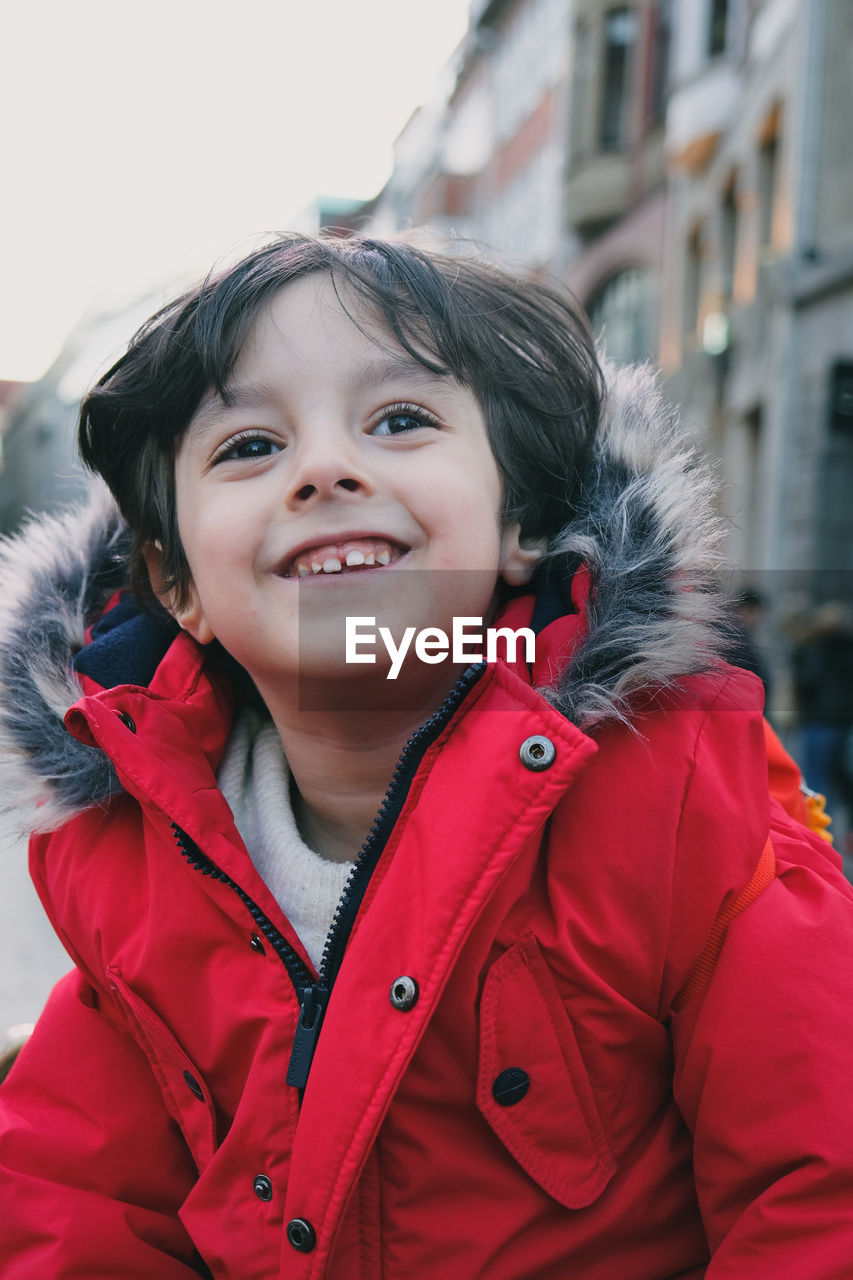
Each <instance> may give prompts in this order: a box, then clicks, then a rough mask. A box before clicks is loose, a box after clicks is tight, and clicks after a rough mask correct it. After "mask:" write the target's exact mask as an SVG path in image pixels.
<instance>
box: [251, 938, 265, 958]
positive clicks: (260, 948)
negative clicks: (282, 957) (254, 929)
mask: <svg viewBox="0 0 853 1280" xmlns="http://www.w3.org/2000/svg"><path fill="white" fill-rule="evenodd" d="M249 946H250V947H251V948H252V950H253V951H257V952H259V953H260V954H261V955H262V956H265V955H266V949H265V947H264V944H263V943H262V942H261V940H260V938H259V937H258V935H257V934H256V933H253V934H252V939H251V941H250V943H249Z"/></svg>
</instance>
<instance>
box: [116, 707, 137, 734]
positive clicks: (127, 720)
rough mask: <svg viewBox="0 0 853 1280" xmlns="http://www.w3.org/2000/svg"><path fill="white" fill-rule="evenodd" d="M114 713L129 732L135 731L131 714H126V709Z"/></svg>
mask: <svg viewBox="0 0 853 1280" xmlns="http://www.w3.org/2000/svg"><path fill="white" fill-rule="evenodd" d="M116 715H117V716H118V718H119V720H120V721H121V722H122V724H123V725H126V726H127V728H128V729H129V730H130V732H131V733H136V725H135V723H134V720H133V716H131V715H128V713H127V712H126V711H117V712H116Z"/></svg>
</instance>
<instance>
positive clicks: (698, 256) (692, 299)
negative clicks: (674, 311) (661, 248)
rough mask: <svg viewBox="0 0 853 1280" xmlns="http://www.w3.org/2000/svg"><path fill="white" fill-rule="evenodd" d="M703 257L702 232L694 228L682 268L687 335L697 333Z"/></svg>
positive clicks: (698, 228) (685, 329) (688, 241)
mask: <svg viewBox="0 0 853 1280" xmlns="http://www.w3.org/2000/svg"><path fill="white" fill-rule="evenodd" d="M703 256H704V246H703V241H702V230H701V228H700V227H694V229H693V230H692V231H691V233H690V235H689V237H688V240H687V255H686V261H685V268H684V332H685V333H689V334H696V333H698V331H699V307H700V304H701V300H702V259H703Z"/></svg>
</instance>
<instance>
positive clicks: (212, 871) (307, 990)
mask: <svg viewBox="0 0 853 1280" xmlns="http://www.w3.org/2000/svg"><path fill="white" fill-rule="evenodd" d="M485 669H486V668H485V664H484V663H477V664H475V665H474V666H472V667H469V668H468V670H467V671H466V672H464V674H463V675H462V676H461V677H460V679H459V680H458V681H457V683H456V684H455V685H454V686H453V688H452V689H451V691H450V693H449V694H448V695H447V697H446V698H445V700H444V702H443V703H442V704H441V706H440V707H439V708H438V710H437V711H436V712H435V713H434V714H433V715H431V716H430V718H429V719H428V720H425V721H424V723H423V724H422V725H421V726H420V727H419V728H418V729H416V731H415V732H414V733H413V734H412V736H411V738H409V740H408V742H407V743H406V745H405V746H404V748H403V750H402V752H401V754H400V758H399V760H398V761H397V767H396V769H395V770H394V775H393V777H392V779H391V782H390V783H389V786H388V790H387V791H386V792H385V796H384V799H383V801H382V804H381V805H380V807H379V812H378V813H377V815H376V818H375V820H374V823H373V826H372V827H371V829H370V833H369V834H368V836H367V839H366V840H365V842H364V844H363V845H362V847H361V849H360V850H359V853H358V856H357V857H356V860H355V862H354V864H353V868H352V871H351V872H350V875H349V878H348V879H347V882H346V885H345V886H344V891H343V894H342V895H341V899H340V901H339V903H338V906H337V909H336V911H335V915H334V919H333V920H332V926H331V929H330V930H329V935H328V937H327V938H326V945H325V947H324V948H323V955H322V958H321V961H320V970H319V973H318V976H317V979H316V981H315V979H314V976H313V974H312V973H311V971H310V969H308V967H307V966H306V965H305V964H304V962H303V961H302V960H301V959H300V957H299V955H298V954H297V952H296V951H295V950H294V949H293V947H292V946H291V945H290V943H289V942H288V941H287V939H286V938H285V937H284V936H283V935H282V934H281V933H280V932H279V931H278V929H276V927H275V925H274V924H273V923H272V921H271V920H269V919H268V918H267V917H266V916H265V915H264V913H263V911H262V910H261V908H260V907H259V906H258V905H257V903H256V902H254V901H253V899H252V898H250V897H249V895H248V894H247V893H246V892H245V891H244V890H243V889H241V888H240V886H239V885H238V884H237V883H236V881H234V880H232V879H231V877H230V876H228V875H226V874H225V872H224V871H222V870H220V868H219V867H217V866H216V864H215V863H214V862H213V861H212V859H210V858H208V857H207V855H206V854H204V853H202V852H201V850H200V849H199V848H198V846H197V845H196V844H195V842H194V841H193V840H192V839H191V838H190V837H189V836H188V835H187V833H186V832H185V831H183V830H182V829H181V828H180V827H179V826H178V824H177V823H175V822H173V823H172V830H173V832H174V834H175V839H176V841H177V844H178V848H179V849H180V851H181V853H182V855H183V856H184V858H186V860H187V862H188V863H189V864H190V866H191V867H193V868H194V869H195V870H196V871H200V872H201V874H202V875H205V876H210V877H211V879H213V880H221V881H222V882H223V884H226V885H227V886H228V887H229V888H230V889H233V890H234V892H235V893H236V894H237V896H238V897H239V898H240V900H241V901H242V902H243V903H244V905H245V906H246V907H247V908H248V911H249V913H250V915H251V917H252V919H253V920H254V922H255V924H256V925H257V927H258V929H259V930H260V931H261V932H262V933H263V935H264V937H265V938H266V939H267V940H268V942H269V943H270V945H271V946H272V948H273V950H274V951H275V952H276V955H278V957H279V959H280V960H281V961H282V963H283V964H284V967H285V969H286V970H287V972H288V975H289V976H290V980H291V981H292V983H293V986H294V989H295V991H296V994H297V996H298V997H299V1019H298V1021H297V1024H296V1032H295V1034H294V1038H293V1047H292V1050H291V1054H290V1062H289V1063H288V1068H287V1077H286V1079H287V1083H288V1084H289V1085H292V1086H293V1087H294V1088H297V1089H300V1090H302V1089H304V1088H305V1086H306V1084H307V1083H308V1073H309V1071H310V1070H311V1063H312V1061H313V1058H314V1052H315V1050H316V1048H317V1040H318V1037H319V1035H320V1028H321V1026H322V1024H323V1017H324V1015H325V1012H326V1008H327V1006H328V1003H329V998H330V996H331V994H332V987H333V985H334V982H335V979H336V977H337V975H338V972H339V971H340V967H341V964H342V963H343V958H344V952H345V950H346V945H347V942H348V940H349V936H350V933H351V932H352V928H353V925H354V924H355V920H356V916H357V915H358V910H359V907H360V906H361V904H362V901H363V900H364V895H365V893H366V892H367V886H368V884H369V883H370V877H371V875H372V874H373V872H374V870H375V868H376V865H377V863H378V861H379V858H380V856H381V853H382V850H383V849H384V847H385V844H386V842H387V840H388V837H389V835H390V834H391V831H392V829H393V827H394V823H395V822H396V821H397V818H398V817H399V815H400V810H401V809H402V807H403V804H404V803H405V799H406V796H407V795H408V791H409V787H410V785H411V782H412V779H413V777H414V775H415V773H416V771H417V768H418V765H419V764H420V762H421V760H422V759H423V757H424V755H425V753H426V751H427V749H428V747H429V746H430V745H431V743H432V742H434V741H435V739H436V738H437V737H438V735H439V733H440V732H441V731H442V729H443V728H444V726H445V725H446V724H447V722H448V721H449V720H450V717H451V716H452V715H453V712H454V711H455V710H456V709H457V707H458V706H459V705H460V704H461V703H462V701H463V700H464V698H465V696H466V695H467V693H468V692H469V690H470V689H472V688H473V686H474V685H475V684H476V683H477V681H478V680H479V678H480V676H481V675H482V674H483V672H484V671H485Z"/></svg>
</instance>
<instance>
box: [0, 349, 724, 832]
mask: <svg viewBox="0 0 853 1280" xmlns="http://www.w3.org/2000/svg"><path fill="white" fill-rule="evenodd" d="M605 373H606V379H607V384H608V399H607V404H606V412H605V418H604V421H603V424H602V428H601V431H600V438H599V440H598V443H597V445H596V451H595V455H594V458H593V462H592V464H591V466H590V468H589V469H588V472H587V474H586V476H585V479H584V483H583V487H582V490H581V494H580V497H579V500H578V502H577V504H576V510H577V512H578V514H577V516H576V518H575V519H574V520H573V521H572V523H571V524H570V525H568V526H567V527H566V528H565V529H564V530H563V532H562V533H561V535H560V536H559V537H558V538H557V539H556V540H555V542H554V544H553V546H552V547H551V548H550V551H549V555H550V556H551V557H552V558H553V560H554V562H555V567H556V566H559V565H560V563H561V562H562V563H564V564H566V565H568V566H572V565H574V564H575V563H577V561H578V560H579V559H580V560H582V561H583V562H584V563H585V564H586V565H587V566H588V567H589V569H590V570H591V573H592V580H593V591H592V595H591V598H590V609H589V618H588V621H589V631H588V635H587V638H586V641H585V643H584V644H583V646H582V648H581V650H580V651H579V652H578V654H577V655H576V656H575V657H574V659H573V661H572V663H571V666H570V667H569V668H568V669H567V670H566V672H564V674H563V677H562V679H561V682H560V684H559V685H558V686H557V687H555V688H552V689H547V690H543V692H544V693H545V694H546V696H547V697H548V698H549V699H550V700H551V701H552V703H553V704H554V705H555V706H556V707H557V708H558V709H559V710H560V711H561V712H562V713H563V714H564V715H565V716H566V717H567V718H568V719H570V720H572V721H574V722H575V723H576V724H578V725H579V726H580V727H581V728H584V729H590V728H593V727H594V726H596V725H600V724H601V723H603V722H604V721H607V720H613V719H618V720H621V721H624V722H625V723H627V724H630V720H631V715H630V708H631V699H632V698H633V697H634V696H635V695H636V694H637V693H638V692H639V691H640V690H644V689H651V688H660V687H661V686H668V685H674V684H676V683H677V681H678V678H679V677H681V676H684V675H687V674H689V673H692V672H696V671H700V670H703V669H706V668H709V667H711V666H712V665H713V664H714V662H715V660H716V655H717V654H718V653H719V651H720V649H721V647H722V646H721V632H720V628H719V620H720V614H721V610H722V604H721V596H720V594H719V591H718V589H717V585H716V583H717V577H718V572H719V569H720V567H721V559H720V556H719V552H718V547H719V542H720V534H721V526H720V524H719V522H718V521H717V519H716V517H715V515H714V509H713V498H714V490H715V484H714V481H713V477H712V475H711V473H710V471H709V470H708V469H707V468H705V467H704V466H703V465H702V464H700V462H699V460H698V458H697V456H696V454H695V452H694V451H693V450H692V449H691V448H690V447H689V446H688V445H687V443H686V441H685V439H684V437H683V435H682V434H681V433H680V432H679V430H678V427H677V425H676V421H675V417H674V415H673V413H672V411H671V410H670V409H669V408H668V407H667V406H666V405H665V404H664V401H663V398H662V396H661V393H660V390H659V388H658V386H657V383H656V381H655V375H654V372H653V371H652V370H651V369H650V368H647V367H642V366H638V367H633V368H628V369H625V368H615V367H606V368H605ZM129 543H130V538H129V534H128V531H127V528H126V526H125V525H124V523H123V521H122V519H121V517H120V516H119V514H118V512H117V511H116V508H115V506H114V505H113V503H112V500H111V499H110V498H109V496H108V495H107V494H106V491H105V490H103V489H100V488H99V489H98V490H97V491H96V492H95V493H94V495H93V498H92V501H91V503H90V504H89V505H88V506H86V507H82V508H76V509H75V508H71V509H69V510H67V511H66V512H65V513H63V514H62V515H59V516H50V517H43V518H39V519H33V520H32V521H31V523H30V524H29V525H28V526H27V528H26V529H24V530H23V532H22V533H21V534H19V535H18V536H16V537H14V538H11V539H7V540H5V541H3V542H0V783H2V786H0V795H2V802H0V803H2V806H3V807H4V808H5V809H6V811H7V812H8V811H11V812H12V813H14V814H15V816H16V817H17V818H18V820H19V825H20V827H21V829H25V828H32V827H33V825H34V821H33V815H34V810H35V807H36V805H39V806H40V807H39V808H38V810H37V812H36V813H35V822H36V825H37V829H39V830H51V829H53V828H54V827H56V826H58V825H60V824H61V823H62V822H65V821H66V820H67V819H68V818H69V817H71V816H73V815H74V814H75V813H77V812H80V811H81V810H83V809H86V808H90V807H92V806H93V805H98V804H103V803H105V801H106V800H107V799H108V798H109V797H110V796H111V795H112V794H114V793H115V791H116V789H117V788H118V785H119V784H118V781H117V779H116V777H115V774H114V772H113V769H112V766H111V764H110V763H109V761H108V760H107V758H106V756H105V755H104V754H103V752H101V751H100V750H98V749H97V748H94V747H87V746H84V745H83V744H82V743H80V742H78V741H77V740H76V739H75V738H73V737H72V736H71V734H69V733H68V732H67V730H66V729H65V726H64V724H63V717H64V715H65V712H66V711H67V709H68V708H69V707H70V706H71V705H72V703H74V702H75V701H76V700H77V698H78V697H79V696H80V687H79V684H78V681H77V679H76V677H75V676H74V675H73V673H72V672H71V671H70V662H71V659H72V658H73V656H74V654H75V653H76V652H77V651H78V650H79V649H80V648H81V646H82V645H83V643H84V636H85V630H86V627H87V625H88V624H89V623H90V622H91V621H92V620H93V619H94V618H95V617H97V615H98V614H99V612H100V611H101V609H102V608H103V606H104V605H105V603H106V601H107V600H108V599H109V597H110V596H111V595H112V593H113V592H114V591H115V590H116V589H117V588H118V587H120V586H122V585H124V582H125V579H126V575H127V556H128V551H129Z"/></svg>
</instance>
